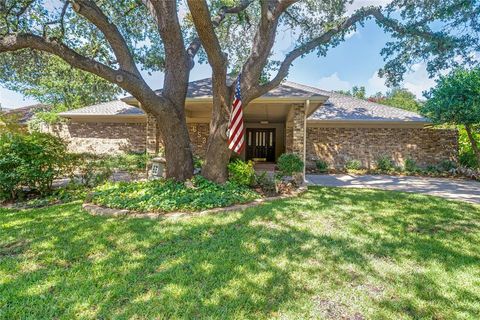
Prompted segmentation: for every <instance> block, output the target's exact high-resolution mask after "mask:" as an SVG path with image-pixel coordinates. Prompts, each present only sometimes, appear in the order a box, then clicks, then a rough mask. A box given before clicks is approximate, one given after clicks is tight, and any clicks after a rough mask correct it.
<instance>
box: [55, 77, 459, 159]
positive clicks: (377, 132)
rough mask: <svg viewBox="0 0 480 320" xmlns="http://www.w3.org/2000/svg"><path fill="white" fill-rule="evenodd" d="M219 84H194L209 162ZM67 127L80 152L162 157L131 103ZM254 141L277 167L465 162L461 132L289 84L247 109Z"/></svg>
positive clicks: (197, 129)
mask: <svg viewBox="0 0 480 320" xmlns="http://www.w3.org/2000/svg"><path fill="white" fill-rule="evenodd" d="M211 107H212V85H211V79H203V80H198V81H194V82H191V83H190V84H189V88H188V94H187V100H186V116H187V123H188V129H189V132H190V138H191V141H192V146H193V150H194V152H195V154H197V155H199V156H203V155H204V153H205V147H206V142H207V137H208V134H209V122H210V116H211V110H212V108H211ZM60 115H61V116H62V117H65V118H68V119H69V122H68V123H67V124H61V125H58V126H56V127H54V128H49V130H51V131H55V132H57V134H59V135H60V136H62V137H64V138H66V139H67V140H69V141H70V148H71V149H72V150H74V151H78V152H95V153H117V152H126V151H134V152H142V151H145V150H147V151H149V152H155V150H156V149H158V145H159V144H161V143H160V142H159V138H158V130H157V127H156V123H155V120H154V119H153V118H152V117H151V116H147V115H146V114H145V113H144V112H143V111H142V110H140V109H139V108H138V102H137V101H136V100H135V99H134V98H132V97H127V98H124V99H122V100H121V101H120V100H119V101H112V102H107V103H103V104H98V105H94V106H89V107H85V108H82V109H77V110H72V111H67V112H63V113H61V114H60ZM244 118H245V125H246V141H247V147H246V148H245V150H244V152H243V154H242V158H243V159H245V160H250V159H252V160H256V161H266V162H275V161H276V160H277V158H278V157H279V156H280V155H281V154H282V153H285V152H293V153H297V154H299V155H300V156H301V157H302V158H304V159H305V160H306V164H307V166H309V167H313V166H315V161H316V160H318V159H322V160H324V161H327V162H328V163H330V164H331V165H332V166H335V167H342V166H344V165H345V164H346V162H347V161H349V160H360V161H361V162H362V164H363V165H364V166H365V167H372V166H374V163H375V160H376V159H377V158H378V157H380V156H383V155H386V156H389V157H391V158H392V159H393V160H395V161H396V162H397V163H398V164H402V163H403V161H404V160H405V159H407V158H412V159H414V160H416V161H417V163H418V164H419V165H423V166H427V165H433V164H437V163H438V162H440V161H442V160H455V159H456V157H457V149H458V146H457V140H458V139H457V132H456V131H455V130H443V129H442V130H440V129H433V128H431V127H430V122H429V121H428V120H427V119H425V118H423V117H422V116H420V115H418V114H416V113H413V112H408V111H404V110H402V109H397V108H393V107H389V106H384V105H380V104H376V103H372V102H368V101H364V100H360V99H357V98H353V97H349V96H345V95H342V94H339V93H333V92H329V91H324V90H321V89H317V88H313V87H309V86H305V85H301V84H298V83H294V82H290V81H285V82H283V83H282V84H281V85H280V86H279V87H277V88H276V89H273V90H272V91H270V92H269V93H267V94H265V95H263V96H262V97H259V98H257V99H255V100H254V101H252V102H251V103H250V104H249V105H248V106H247V107H246V108H245V109H244Z"/></svg>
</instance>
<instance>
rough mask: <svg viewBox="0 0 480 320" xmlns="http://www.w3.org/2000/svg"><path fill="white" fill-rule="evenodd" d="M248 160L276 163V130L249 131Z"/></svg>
mask: <svg viewBox="0 0 480 320" xmlns="http://www.w3.org/2000/svg"><path fill="white" fill-rule="evenodd" d="M246 159H247V160H254V159H256V160H257V161H267V162H275V129H247V150H246Z"/></svg>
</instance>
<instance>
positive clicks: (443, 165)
mask: <svg viewBox="0 0 480 320" xmlns="http://www.w3.org/2000/svg"><path fill="white" fill-rule="evenodd" d="M437 168H438V170H440V171H443V172H448V171H451V170H453V169H456V168H457V165H456V164H455V162H453V161H450V160H442V161H440V163H439V164H438V165H437Z"/></svg>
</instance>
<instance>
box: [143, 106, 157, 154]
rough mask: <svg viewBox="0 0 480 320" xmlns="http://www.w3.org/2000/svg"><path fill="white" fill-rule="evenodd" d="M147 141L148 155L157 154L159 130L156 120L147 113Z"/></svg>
mask: <svg viewBox="0 0 480 320" xmlns="http://www.w3.org/2000/svg"><path fill="white" fill-rule="evenodd" d="M146 131H147V137H146V138H147V141H146V149H147V153H148V154H150V155H157V154H158V152H159V149H160V132H159V130H158V127H157V120H156V119H155V117H154V116H152V115H150V114H148V113H147V126H146Z"/></svg>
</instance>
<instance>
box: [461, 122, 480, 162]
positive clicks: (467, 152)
mask: <svg viewBox="0 0 480 320" xmlns="http://www.w3.org/2000/svg"><path fill="white" fill-rule="evenodd" d="M475 131H476V132H475ZM458 133H459V137H458V146H459V150H458V151H459V157H458V162H459V164H460V165H462V166H464V167H468V168H473V169H475V168H480V163H478V160H477V157H476V156H475V153H474V152H473V149H472V144H471V143H470V140H469V139H468V135H467V131H466V130H465V127H464V126H458ZM473 135H474V139H475V140H476V141H477V142H478V147H479V148H480V127H477V128H476V130H474V133H473Z"/></svg>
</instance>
